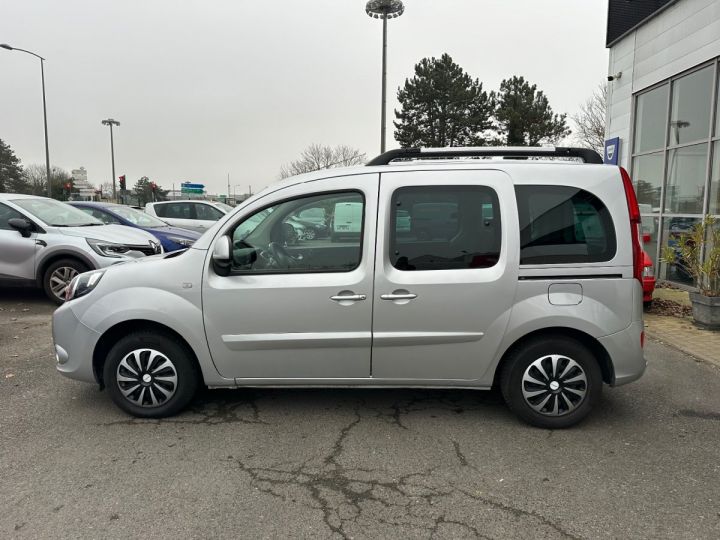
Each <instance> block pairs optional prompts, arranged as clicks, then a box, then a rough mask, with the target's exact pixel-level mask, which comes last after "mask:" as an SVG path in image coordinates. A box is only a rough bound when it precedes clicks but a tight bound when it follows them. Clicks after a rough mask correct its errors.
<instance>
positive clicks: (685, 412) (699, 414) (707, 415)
mask: <svg viewBox="0 0 720 540" xmlns="http://www.w3.org/2000/svg"><path fill="white" fill-rule="evenodd" d="M678 414H679V415H680V416H685V417H688V418H702V419H703V420H720V413H716V412H704V411H694V410H692V409H682V410H680V411H678Z"/></svg>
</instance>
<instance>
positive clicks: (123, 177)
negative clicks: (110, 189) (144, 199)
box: [118, 174, 125, 191]
mask: <svg viewBox="0 0 720 540" xmlns="http://www.w3.org/2000/svg"><path fill="white" fill-rule="evenodd" d="M118 178H119V179H120V189H121V190H123V191H125V175H124V174H123V175H122V176H119V177H118Z"/></svg>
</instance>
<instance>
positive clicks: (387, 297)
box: [380, 293, 417, 300]
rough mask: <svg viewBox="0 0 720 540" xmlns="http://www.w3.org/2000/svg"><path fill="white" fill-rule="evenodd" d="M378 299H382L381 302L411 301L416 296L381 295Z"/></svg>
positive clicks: (408, 294)
mask: <svg viewBox="0 0 720 540" xmlns="http://www.w3.org/2000/svg"><path fill="white" fill-rule="evenodd" d="M380 298H382V299H383V300H413V299H415V298H417V294H413V293H405V294H381V295H380Z"/></svg>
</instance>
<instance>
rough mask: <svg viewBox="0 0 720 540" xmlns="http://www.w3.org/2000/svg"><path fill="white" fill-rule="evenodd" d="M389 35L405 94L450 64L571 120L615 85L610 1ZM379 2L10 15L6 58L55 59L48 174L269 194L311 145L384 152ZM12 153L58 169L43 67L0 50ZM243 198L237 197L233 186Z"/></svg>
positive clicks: (496, 4) (436, 19) (587, 0)
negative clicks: (424, 67) (510, 80)
mask: <svg viewBox="0 0 720 540" xmlns="http://www.w3.org/2000/svg"><path fill="white" fill-rule="evenodd" d="M405 6H406V10H405V14H404V15H403V16H402V17H400V18H399V19H395V20H392V21H390V22H389V25H388V26H389V29H388V41H389V45H388V94H389V98H390V99H389V102H388V103H389V106H388V126H389V128H388V147H389V148H392V147H395V146H397V144H396V143H395V142H394V139H393V136H392V124H391V120H392V119H393V118H394V114H393V112H392V111H393V109H394V108H397V107H398V105H397V101H396V99H395V95H396V92H397V88H398V86H400V85H401V84H402V83H403V82H404V80H405V78H407V77H411V76H412V74H413V67H414V65H415V64H416V63H417V62H418V61H419V60H420V59H421V58H423V57H426V56H435V57H439V56H440V55H441V54H442V53H444V52H447V53H449V54H450V55H451V56H452V57H453V59H454V60H455V62H457V63H458V64H460V66H462V67H463V68H464V69H465V70H466V71H467V72H468V73H470V74H471V75H472V76H473V77H478V78H479V79H480V80H481V81H482V82H483V84H484V87H485V89H487V90H491V89H497V87H498V86H499V84H500V81H501V80H502V79H504V78H507V77H509V76H512V75H523V76H525V77H526V78H527V79H529V80H530V81H531V82H534V83H537V85H538V86H539V88H540V89H542V90H544V91H545V93H546V94H547V96H548V98H549V100H550V104H551V106H552V107H553V108H554V109H555V111H556V112H566V113H569V114H573V113H574V112H576V111H577V109H578V106H579V104H580V103H582V102H583V101H584V100H585V99H586V98H587V97H588V96H589V95H590V94H591V93H592V92H593V90H594V89H595V87H597V85H598V84H599V83H601V82H602V81H603V79H604V78H605V76H606V74H607V58H608V55H607V50H606V49H605V47H604V43H605V39H604V38H605V24H606V18H607V0H405ZM364 7H365V0H283V1H280V0H274V1H273V0H265V1H262V2H261V1H258V0H252V1H251V0H213V1H206V0H203V1H199V0H197V1H187V0H184V1H179V0H143V1H139V0H114V1H109V0H103V1H98V0H84V1H83V0H63V1H57V0H22V1H21V0H0V43H9V44H10V45H13V46H16V47H20V48H24V49H29V50H32V51H34V52H36V53H38V54H40V55H42V56H44V57H45V58H46V59H47V62H46V64H45V66H46V70H45V77H46V91H47V100H48V124H49V138H50V159H51V162H52V164H53V165H57V166H60V167H63V168H65V169H67V170H70V169H73V168H77V167H79V166H81V165H82V166H84V167H85V168H86V169H87V170H88V175H89V180H90V181H91V182H93V183H95V184H100V183H102V182H106V181H110V177H111V170H110V148H109V146H110V142H109V133H108V131H109V130H108V128H107V127H105V126H102V125H101V124H100V121H101V120H102V119H103V118H108V117H112V118H115V119H117V120H119V121H120V122H121V124H122V125H121V126H120V128H117V129H116V134H115V164H116V174H118V175H120V174H126V175H127V178H128V184H130V185H132V184H134V182H135V181H136V180H137V179H138V178H139V177H140V176H143V175H145V176H148V177H150V178H151V179H152V180H155V181H156V182H158V183H159V184H161V185H162V186H163V187H164V188H166V189H169V188H171V187H172V184H173V183H175V184H176V187H177V186H178V185H179V183H180V182H181V181H193V182H200V183H205V184H206V185H207V186H208V189H209V191H210V192H214V193H225V192H226V191H227V188H226V186H227V179H226V178H227V174H228V173H229V174H230V183H231V185H232V187H231V191H232V190H233V189H236V190H237V191H238V192H245V191H247V189H248V187H247V186H249V185H251V186H252V189H253V192H255V191H257V190H258V189H259V188H261V187H264V186H266V185H268V184H270V183H272V182H274V181H276V180H277V178H278V173H279V169H280V166H281V165H282V164H283V163H286V162H288V161H290V160H292V159H295V158H296V157H297V156H298V154H299V153H300V152H301V151H302V150H303V148H305V147H306V146H307V145H308V144H311V143H321V144H328V145H335V144H346V145H350V146H353V147H356V148H359V149H360V150H362V151H363V152H366V153H367V154H368V157H372V156H374V155H375V154H377V153H379V146H380V142H379V138H380V137H379V132H380V76H381V73H380V72H381V45H382V23H381V22H380V21H378V20H374V19H370V18H369V17H368V16H367V15H366V14H365V10H364ZM0 139H3V140H4V141H5V142H7V143H8V144H10V145H11V146H12V148H13V149H14V150H15V153H16V154H17V156H18V157H19V158H20V159H21V160H22V163H23V165H29V164H34V163H40V164H42V163H44V161H45V155H44V144H43V127H42V97H41V87H40V67H39V61H38V60H36V59H35V58H34V57H31V56H28V55H26V54H24V53H20V52H17V51H14V52H10V51H5V50H2V49H0ZM235 185H238V187H237V188H235Z"/></svg>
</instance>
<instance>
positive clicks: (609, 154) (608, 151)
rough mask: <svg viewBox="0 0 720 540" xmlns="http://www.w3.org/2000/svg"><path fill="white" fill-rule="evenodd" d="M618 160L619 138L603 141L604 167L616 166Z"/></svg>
mask: <svg viewBox="0 0 720 540" xmlns="http://www.w3.org/2000/svg"><path fill="white" fill-rule="evenodd" d="M619 158H620V137H615V138H613V139H608V140H606V141H605V155H604V156H603V162H605V164H606V165H617V164H618V160H619Z"/></svg>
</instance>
